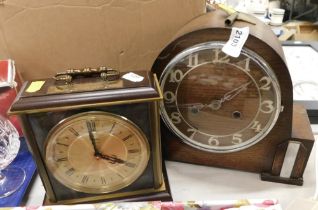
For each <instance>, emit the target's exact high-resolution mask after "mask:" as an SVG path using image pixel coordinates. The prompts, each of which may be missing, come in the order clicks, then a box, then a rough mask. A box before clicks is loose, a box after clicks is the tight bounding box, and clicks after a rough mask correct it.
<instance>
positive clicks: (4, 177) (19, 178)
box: [0, 116, 25, 198]
mask: <svg viewBox="0 0 318 210" xmlns="http://www.w3.org/2000/svg"><path fill="white" fill-rule="evenodd" d="M19 148H20V140H19V134H18V131H17V130H16V128H15V127H14V126H13V125H12V124H11V122H10V121H9V120H7V119H5V118H4V117H2V116H0V198H3V197H7V196H9V195H11V194H12V193H14V192H15V191H17V190H18V189H19V188H20V187H21V185H22V184H23V182H24V180H25V171H24V170H23V169H22V168H18V167H9V168H7V166H8V165H9V164H10V163H11V162H12V161H13V160H14V158H15V157H16V156H17V154H18V151H19Z"/></svg>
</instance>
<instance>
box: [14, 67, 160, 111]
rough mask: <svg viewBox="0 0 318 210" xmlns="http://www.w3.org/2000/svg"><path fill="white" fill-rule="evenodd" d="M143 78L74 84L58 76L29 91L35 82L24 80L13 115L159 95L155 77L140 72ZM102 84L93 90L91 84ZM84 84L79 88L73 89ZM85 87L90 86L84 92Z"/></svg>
mask: <svg viewBox="0 0 318 210" xmlns="http://www.w3.org/2000/svg"><path fill="white" fill-rule="evenodd" d="M138 74H139V75H140V76H143V77H144V80H143V81H141V82H131V81H128V80H125V79H120V80H118V81H114V82H105V81H102V80H101V79H99V78H93V79H92V78H85V79H78V80H76V79H74V81H73V82H72V83H73V84H70V85H69V84H64V83H63V82H62V83H57V82H56V81H55V79H53V78H49V79H44V80H43V81H45V83H44V84H43V86H42V87H41V89H40V90H39V91H36V92H27V90H28V88H29V86H30V85H31V84H32V83H33V82H36V81H41V80H36V81H28V82H25V83H24V85H23V87H22V89H21V92H20V95H19V96H18V100H16V102H15V103H14V104H13V106H12V107H11V110H10V112H11V113H12V114H14V113H18V112H21V111H22V112H25V111H28V112H39V111H40V110H41V109H51V110H52V109H54V110H57V109H65V108H67V109H68V110H69V109H74V108H78V106H79V105H82V107H91V106H99V105H101V104H105V103H108V102H109V103H111V102H114V101H120V102H123V101H131V100H142V99H145V98H146V99H147V98H148V99H152V98H156V97H157V98H158V97H159V95H158V92H157V90H156V88H155V86H154V85H153V84H154V80H153V77H152V76H150V75H149V74H148V73H147V72H145V71H144V72H142V71H141V72H138ZM96 83H101V84H100V85H99V86H96V88H95V89H93V90H91V89H90V87H92V86H94V84H96ZM74 86H75V87H81V89H80V90H76V89H75V90H74ZM82 89H90V90H89V91H82Z"/></svg>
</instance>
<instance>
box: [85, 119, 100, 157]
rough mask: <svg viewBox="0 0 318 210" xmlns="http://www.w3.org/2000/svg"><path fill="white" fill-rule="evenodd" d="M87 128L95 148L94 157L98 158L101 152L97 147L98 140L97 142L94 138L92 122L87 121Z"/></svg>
mask: <svg viewBox="0 0 318 210" xmlns="http://www.w3.org/2000/svg"><path fill="white" fill-rule="evenodd" d="M86 127H87V130H88V135H89V139H90V140H91V142H92V145H93V148H94V155H95V156H98V155H99V151H98V149H97V147H96V140H95V137H94V134H93V126H92V124H91V121H86Z"/></svg>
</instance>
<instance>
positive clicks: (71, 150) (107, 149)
mask: <svg viewBox="0 0 318 210" xmlns="http://www.w3.org/2000/svg"><path fill="white" fill-rule="evenodd" d="M149 154H150V149H149V143H148V141H147V139H146V137H145V136H144V134H143V132H142V131H141V130H140V129H139V128H138V127H137V126H136V125H135V124H134V123H132V122H131V121H129V120H128V119H126V118H124V117H121V116H119V115H114V114H110V113H107V112H96V111H95V112H86V113H81V114H77V115H74V116H71V117H69V118H66V119H65V120H63V121H61V122H60V123H59V124H58V125H56V126H55V127H54V128H53V129H52V130H51V132H50V133H49V135H48V138H47V140H46V154H45V161H46V163H47V166H48V168H49V169H50V171H51V172H52V174H53V175H54V177H55V178H56V179H57V180H59V182H61V183H62V184H64V185H65V186H67V187H69V188H71V189H74V190H76V191H79V192H86V193H106V192H113V191H116V190H119V189H121V188H124V187H126V186H128V185H130V184H131V183H133V182H134V181H135V180H136V179H137V178H138V177H139V176H140V175H141V174H142V173H143V171H144V170H145V168H146V166H147V164H148V160H149Z"/></svg>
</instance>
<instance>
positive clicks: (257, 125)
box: [251, 121, 262, 133]
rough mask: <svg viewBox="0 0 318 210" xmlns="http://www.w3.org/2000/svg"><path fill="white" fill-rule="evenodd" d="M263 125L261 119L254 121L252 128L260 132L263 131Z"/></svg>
mask: <svg viewBox="0 0 318 210" xmlns="http://www.w3.org/2000/svg"><path fill="white" fill-rule="evenodd" d="M261 127H262V125H261V124H260V123H259V121H254V122H253V125H252V126H251V129H253V130H255V132H257V133H259V132H261V131H262V128H261Z"/></svg>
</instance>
